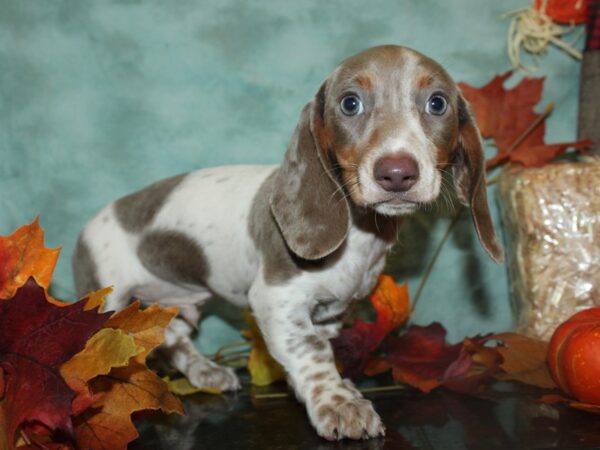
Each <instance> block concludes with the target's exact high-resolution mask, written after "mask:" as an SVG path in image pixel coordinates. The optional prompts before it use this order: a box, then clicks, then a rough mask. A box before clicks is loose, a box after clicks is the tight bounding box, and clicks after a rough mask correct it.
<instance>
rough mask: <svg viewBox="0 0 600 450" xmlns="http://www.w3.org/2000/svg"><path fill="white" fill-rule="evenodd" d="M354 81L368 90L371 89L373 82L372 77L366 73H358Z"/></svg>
mask: <svg viewBox="0 0 600 450" xmlns="http://www.w3.org/2000/svg"><path fill="white" fill-rule="evenodd" d="M354 81H355V82H356V84H358V85H359V86H360V87H361V88H363V89H365V90H367V91H370V90H371V89H373V86H374V83H373V78H371V76H369V75H368V74H366V73H361V74H360V75H358V76H357V77H356V78H355V79H354Z"/></svg>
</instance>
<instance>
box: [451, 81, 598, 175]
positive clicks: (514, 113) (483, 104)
mask: <svg viewBox="0 0 600 450" xmlns="http://www.w3.org/2000/svg"><path fill="white" fill-rule="evenodd" d="M511 75H512V71H509V72H506V73H504V74H502V75H497V76H495V77H494V78H493V79H492V80H491V81H490V82H489V83H488V84H486V85H485V86H483V87H480V88H476V87H473V86H470V85H468V84H466V83H459V87H460V89H461V91H462V93H463V95H464V96H465V98H466V99H467V100H468V101H469V103H470V104H471V107H472V108H473V111H474V113H475V117H476V119H477V124H478V125H479V129H480V131H481V134H482V136H483V137H486V138H493V139H494V141H495V143H496V146H497V148H498V153H497V155H496V156H495V157H493V158H491V159H490V160H488V161H487V163H486V167H487V168H488V169H491V168H493V167H496V166H498V165H500V164H503V163H505V162H508V161H511V162H515V163H518V164H521V165H523V166H525V167H539V166H543V165H544V164H546V163H548V162H549V161H551V160H552V159H554V158H555V157H556V156H558V155H560V154H561V153H563V152H564V151H565V150H567V149H568V148H574V149H576V150H578V151H581V152H584V151H585V148H586V147H588V146H590V144H592V142H591V141H590V140H587V139H586V140H580V141H577V142H565V143H559V144H549V145H548V144H545V143H544V133H545V124H544V122H543V120H541V119H542V115H541V114H538V113H536V112H535V111H534V110H533V109H534V107H535V106H536V105H537V104H538V103H539V101H540V99H541V96H542V88H543V86H544V78H523V79H522V80H521V81H520V82H519V83H518V84H517V85H516V86H515V87H513V88H511V89H505V88H504V82H505V81H506V80H507V79H508V78H510V76H511ZM537 121H539V122H540V123H539V124H538V125H537V126H535V127H534V128H533V129H532V130H529V128H530V127H531V126H532V125H534V124H535V123H536V122H537ZM527 131H530V132H529V133H526V132H527ZM525 134H527V136H526V137H525V138H524V139H522V140H521V137H522V136H523V135H525ZM515 143H516V144H517V145H516V146H515ZM513 146H514V148H513Z"/></svg>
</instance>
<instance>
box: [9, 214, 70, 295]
mask: <svg viewBox="0 0 600 450" xmlns="http://www.w3.org/2000/svg"><path fill="white" fill-rule="evenodd" d="M59 253H60V249H58V248H56V249H48V248H46V247H44V232H43V231H42V229H41V228H40V225H39V221H38V219H37V218H36V219H35V220H34V221H33V222H32V223H31V224H29V225H23V226H22V227H20V228H19V229H17V230H16V231H15V232H14V233H13V234H11V235H10V236H0V299H6V298H10V297H12V296H13V295H14V293H15V291H16V289H17V288H18V287H19V286H22V285H23V284H25V282H26V281H27V280H28V279H29V278H30V277H33V278H34V279H35V280H36V282H37V283H38V284H39V285H40V286H42V287H44V288H48V286H49V284H50V279H51V278H52V272H53V271H54V267H55V266H56V261H57V260H58V254H59Z"/></svg>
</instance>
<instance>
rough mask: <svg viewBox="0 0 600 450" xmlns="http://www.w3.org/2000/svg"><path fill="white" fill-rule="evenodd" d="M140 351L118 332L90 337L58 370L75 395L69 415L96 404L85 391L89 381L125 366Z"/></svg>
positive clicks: (132, 342) (111, 331) (127, 337)
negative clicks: (81, 348) (114, 368)
mask: <svg viewBox="0 0 600 450" xmlns="http://www.w3.org/2000/svg"><path fill="white" fill-rule="evenodd" d="M141 351H143V348H141V347H138V346H137V345H136V344H135V341H134V339H133V337H131V336H128V335H126V334H125V333H123V332H122V331H121V330H115V329H113V328H104V329H102V330H100V331H99V332H98V333H96V334H95V335H94V336H92V337H91V338H90V339H89V340H88V341H87V343H86V345H85V348H84V349H83V350H82V351H81V352H79V353H78V354H76V355H75V356H74V357H73V358H71V359H70V360H69V361H67V362H65V363H64V364H63V365H62V366H61V367H60V374H61V375H62V377H63V378H64V380H65V381H66V383H67V384H68V385H69V387H70V388H71V389H73V390H74V391H75V392H77V397H76V398H75V399H74V400H73V406H72V414H73V415H77V414H79V413H81V412H82V411H84V410H85V409H87V408H88V407H89V406H91V404H92V403H93V402H94V401H95V400H96V398H95V397H94V396H93V395H92V393H91V392H90V390H89V388H88V383H89V381H90V380H92V379H93V378H96V377H97V376H99V375H106V374H108V373H109V372H110V371H111V370H112V368H113V367H122V366H125V365H127V364H128V363H129V361H130V359H131V358H132V357H134V356H136V355H138V354H139V353H140V352H141Z"/></svg>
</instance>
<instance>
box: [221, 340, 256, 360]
mask: <svg viewBox="0 0 600 450" xmlns="http://www.w3.org/2000/svg"><path fill="white" fill-rule="evenodd" d="M251 345H252V344H251V343H250V342H249V341H241V342H235V343H234V344H228V345H224V346H223V347H220V348H219V349H218V350H217V352H216V353H215V354H214V355H212V359H213V360H214V361H219V360H220V359H222V358H224V355H223V353H225V352H226V351H227V350H231V349H233V348H238V347H250V346H251Z"/></svg>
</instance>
